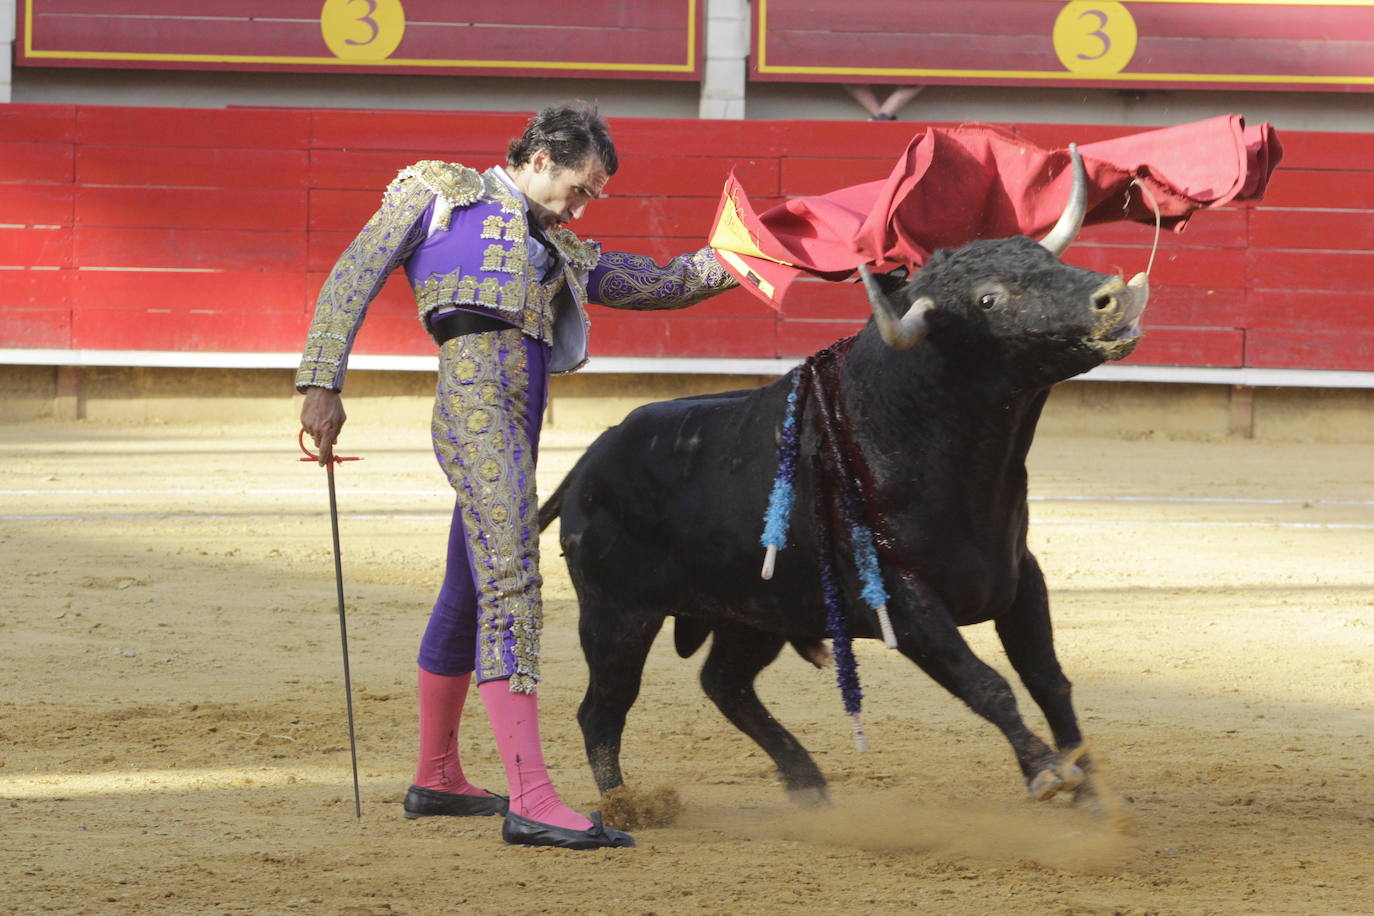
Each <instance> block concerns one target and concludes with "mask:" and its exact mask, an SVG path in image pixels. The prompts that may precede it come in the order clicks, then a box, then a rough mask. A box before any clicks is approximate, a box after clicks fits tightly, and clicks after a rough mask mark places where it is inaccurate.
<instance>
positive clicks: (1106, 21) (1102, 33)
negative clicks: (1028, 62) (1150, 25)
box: [1054, 0, 1139, 76]
mask: <svg viewBox="0 0 1374 916" xmlns="http://www.w3.org/2000/svg"><path fill="white" fill-rule="evenodd" d="M1138 39H1139V35H1138V34H1137V32H1136V28H1135V20H1134V19H1132V18H1131V14H1130V11H1129V10H1127V9H1126V7H1125V6H1124V5H1123V4H1120V3H1097V2H1093V0H1085V2H1075V3H1066V4H1064V8H1063V9H1062V10H1060V11H1059V16H1058V17H1057V18H1056V19H1055V20H1054V53H1055V54H1057V55H1059V62H1060V63H1061V64H1063V65H1064V69H1066V70H1068V71H1069V72H1070V73H1082V74H1084V75H1090V76H1098V75H1107V74H1112V73H1120V72H1121V71H1122V70H1124V69H1125V68H1126V65H1127V64H1129V63H1130V62H1131V58H1132V57H1134V56H1135V48H1136V42H1137V40H1138Z"/></svg>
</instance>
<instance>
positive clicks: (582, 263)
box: [544, 227, 601, 270]
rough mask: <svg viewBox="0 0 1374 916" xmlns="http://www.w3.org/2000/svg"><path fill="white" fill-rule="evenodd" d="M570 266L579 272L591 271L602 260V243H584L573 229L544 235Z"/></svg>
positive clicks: (555, 230) (559, 230) (556, 230)
mask: <svg viewBox="0 0 1374 916" xmlns="http://www.w3.org/2000/svg"><path fill="white" fill-rule="evenodd" d="M544 234H545V235H546V236H548V239H549V241H550V242H552V243H553V247H555V248H557V249H558V253H559V254H561V255H562V256H563V257H564V258H565V259H566V260H567V262H568V263H569V264H571V265H573V266H574V267H576V268H578V269H579V270H591V269H592V268H593V267H595V266H596V265H597V262H599V261H600V260H601V243H600V242H594V241H592V240H590V239H588V240H587V241H585V242H584V241H583V240H582V239H580V238H578V237H577V233H575V232H573V231H572V230H571V229H564V228H562V227H558V228H555V229H550V230H548V231H546V232H545V233H544Z"/></svg>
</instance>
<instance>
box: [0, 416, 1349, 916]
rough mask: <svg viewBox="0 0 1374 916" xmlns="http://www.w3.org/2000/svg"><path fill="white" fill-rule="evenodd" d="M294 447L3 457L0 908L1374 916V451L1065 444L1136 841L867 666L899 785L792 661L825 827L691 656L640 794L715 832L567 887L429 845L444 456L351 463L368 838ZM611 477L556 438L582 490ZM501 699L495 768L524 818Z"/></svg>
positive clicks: (571, 742)
mask: <svg viewBox="0 0 1374 916" xmlns="http://www.w3.org/2000/svg"><path fill="white" fill-rule="evenodd" d="M294 435H295V428H294V427H293V426H291V425H290V421H289V420H286V421H284V422H283V424H282V425H281V426H279V427H277V428H266V427H263V428H256V427H253V428H249V427H242V426H239V427H232V428H224V429H213V428H210V427H198V428H187V427H182V428H163V429H133V428H119V427H112V426H97V425H91V424H65V425H62V424H19V425H10V426H3V427H0V460H3V467H4V468H5V477H4V480H3V482H0V576H2V577H3V579H2V580H0V581H3V583H4V588H3V598H0V678H3V681H2V683H3V691H2V692H0V808H3V815H0V823H2V824H3V827H4V829H3V843H0V911H4V912H18V913H34V912H44V911H55V912H67V913H118V912H130V911H149V912H171V913H205V912H243V913H285V912H311V913H316V912H318V913H367V914H380V913H413V914H425V913H438V912H463V913H475V914H488V913H490V914H498V913H499V914H509V913H541V912H548V913H578V914H593V913H605V914H660V916H663V914H675V913H746V914H752V913H763V914H780V913H784V912H787V913H812V912H816V913H822V912H824V913H895V912H904V913H932V914H944V913H951V914H960V916H963V914H1006V913H1025V914H1146V913H1155V914H1241V913H1244V914H1251V913H1283V914H1323V916H1325V914H1340V913H1374V775H1371V769H1370V766H1371V759H1374V566H1372V565H1371V557H1374V461H1371V457H1372V456H1371V446H1368V445H1360V446H1354V445H1319V444H1273V443H1256V442H1245V441H1230V442H1221V443H1208V444H1203V443H1187V442H1162V441H1139V442H1126V441H1115V440H1095V439H1069V438H1064V439H1044V438H1042V440H1041V441H1039V442H1038V443H1037V445H1036V448H1035V451H1034V453H1033V455H1032V475H1033V476H1032V491H1033V495H1034V498H1035V500H1036V501H1035V502H1034V504H1033V507H1032V508H1033V518H1034V521H1033V524H1032V532H1031V535H1032V541H1033V544H1034V546H1035V548H1036V550H1037V552H1038V554H1039V556H1040V558H1041V562H1042V564H1043V565H1044V567H1045V570H1046V573H1047V575H1048V577H1049V581H1050V586H1051V590H1052V595H1053V600H1054V606H1055V612H1056V620H1057V623H1058V629H1057V633H1058V643H1059V652H1060V656H1061V658H1062V659H1063V661H1064V665H1065V668H1066V670H1067V671H1068V674H1069V676H1070V677H1071V678H1072V679H1073V681H1074V683H1075V690H1076V699H1077V703H1078V708H1079V711H1080V714H1081V716H1082V719H1083V724H1084V729H1085V732H1086V733H1087V735H1088V736H1089V740H1090V742H1091V746H1092V749H1093V752H1094V754H1095V756H1096V759H1097V760H1098V761H1099V763H1100V765H1101V766H1102V768H1103V773H1104V777H1105V779H1106V780H1107V781H1108V782H1109V783H1110V784H1111V786H1113V787H1114V788H1115V790H1116V791H1117V792H1118V793H1119V794H1120V796H1121V797H1122V798H1123V799H1124V800H1125V804H1126V805H1127V807H1128V809H1129V819H1128V820H1127V821H1126V822H1118V821H1112V820H1107V819H1101V818H1097V817H1094V816H1093V815H1092V814H1090V813H1089V812H1086V811H1083V810H1080V809H1076V808H1073V807H1071V806H1069V805H1068V804H1067V803H1066V802H1060V801H1056V802H1054V803H1050V804H1046V805H1038V806H1037V805H1033V804H1031V803H1029V802H1027V801H1025V800H1024V799H1023V795H1022V792H1023V790H1022V786H1021V782H1020V779H1019V776H1018V774H1017V772H1016V770H1015V765H1014V763H1013V761H1012V758H1011V754H1010V752H1009V750H1008V748H1007V747H1006V746H1005V744H1004V742H1003V740H1002V739H1001V737H1000V736H999V735H997V734H996V733H995V731H994V730H993V728H992V727H991V726H989V725H987V724H985V723H983V722H982V721H981V720H977V719H975V717H974V716H973V715H972V714H971V713H969V712H968V711H967V710H966V709H965V708H963V707H962V706H961V705H959V704H958V703H957V702H956V701H955V700H954V699H953V698H951V697H950V696H949V695H947V694H946V693H944V692H943V691H942V690H941V689H939V688H938V687H936V686H935V685H934V684H933V683H932V682H931V681H929V680H928V679H927V678H926V677H925V676H924V675H922V674H921V673H920V672H919V671H917V670H916V669H915V668H914V667H913V666H912V665H911V664H910V663H908V662H906V661H904V660H903V659H902V658H901V657H899V656H897V655H896V654H895V653H890V652H887V651H886V650H884V649H883V648H882V647H881V646H879V645H869V644H865V645H863V646H862V647H861V648H860V653H859V657H860V663H861V669H860V672H861V676H862V678H863V684H864V688H865V691H866V696H867V706H866V715H865V722H866V725H867V730H868V736H869V742H870V747H871V749H870V751H869V752H868V753H867V754H857V753H855V751H854V750H853V747H852V742H851V739H850V733H849V728H848V724H847V719H846V718H845V716H844V714H843V710H842V708H841V705H840V700H839V697H838V694H837V691H836V689H835V687H834V682H833V674H832V673H831V672H828V671H827V672H819V671H816V670H814V669H812V668H810V667H809V666H808V665H806V664H805V663H804V662H803V661H802V660H801V659H799V658H797V657H796V656H795V655H794V654H793V653H791V652H786V651H785V652H784V655H783V656H782V657H781V658H780V660H779V661H778V663H777V664H775V665H774V666H773V667H772V668H771V669H770V670H769V671H767V672H766V673H765V675H764V677H763V679H762V684H761V692H762V694H763V696H764V698H765V700H766V701H768V702H769V703H770V704H771V707H772V709H773V711H774V712H775V713H776V714H777V715H778V716H779V718H780V719H782V720H783V721H784V722H785V723H787V724H788V725H789V726H790V727H791V728H792V729H793V731H794V732H795V733H796V734H797V735H798V736H799V737H800V738H801V740H802V741H803V742H804V743H805V744H807V746H808V747H809V748H810V749H811V750H812V752H813V753H814V754H815V755H816V757H817V760H818V762H819V763H820V764H821V766H822V767H823V768H824V769H825V770H826V772H827V773H828V775H829V776H830V778H831V779H832V781H833V785H832V794H833V798H834V802H835V804H834V806H833V807H832V808H830V809H828V810H824V811H821V812H819V813H815V812H810V813H808V812H804V811H799V810H796V809H794V808H793V807H791V806H790V805H789V803H788V802H787V801H786V799H785V798H784V795H783V793H782V791H781V789H780V788H779V787H778V785H777V784H776V782H775V780H774V778H773V776H772V773H771V770H770V765H769V762H768V761H767V759H766V758H765V757H764V756H763V755H762V754H761V752H759V751H758V750H757V749H756V748H755V747H754V746H753V745H752V744H751V743H748V742H747V741H746V739H744V738H743V736H741V735H740V734H738V733H737V732H735V731H734V729H732V728H731V727H730V726H728V725H727V724H726V723H725V721H724V719H722V718H721V717H720V715H719V714H718V713H717V712H716V711H715V709H714V707H712V706H711V705H710V704H709V702H708V701H707V700H706V699H705V698H704V696H703V695H702V693H701V691H700V690H699V688H698V687H697V685H696V670H697V667H698V664H699V662H700V659H692V660H688V661H683V660H680V659H678V658H677V657H676V655H675V654H674V653H673V651H672V647H671V639H670V633H669V630H667V629H665V631H664V634H663V637H662V638H661V639H660V641H659V644H658V645H657V646H656V648H655V652H654V656H653V657H652V658H651V659H650V665H649V669H648V671H647V672H646V684H645V689H644V692H643V695H642V696H641V698H640V701H639V703H638V705H637V706H636V707H635V709H634V711H633V712H632V714H631V720H630V724H629V728H628V730H627V733H626V747H625V763H626V770H627V774H628V775H629V778H630V779H631V780H632V781H633V783H634V784H635V786H636V787H638V788H639V789H641V790H657V789H660V788H663V787H669V786H671V787H675V788H676V789H677V790H678V791H679V793H680V795H681V798H682V800H683V802H684V803H685V811H684V813H683V814H682V816H681V817H680V818H679V820H678V821H677V822H676V823H675V824H673V825H671V826H667V827H659V828H651V829H643V830H640V831H639V832H638V838H639V841H640V848H638V849H636V850H618V851H596V852H568V851H564V850H531V849H524V848H514V847H505V846H503V845H502V843H501V841H500V836H499V823H497V822H496V821H495V820H483V821H478V822H466V821H455V820H453V819H428V820H423V821H416V822H411V821H406V820H404V819H403V818H402V817H401V811H400V800H401V796H402V794H403V792H404V790H405V787H406V785H407V784H408V782H409V781H410V777H411V775H412V768H413V756H412V755H413V752H414V751H413V737H412V736H413V731H414V719H415V702H414V693H413V684H414V655H415V648H416V644H417V641H418V638H419V634H420V632H421V629H422V627H423V625H424V621H425V619H426V615H427V614H428V605H429V603H430V602H431V601H432V598H433V593H434V591H435V590H436V588H437V584H438V577H439V573H440V570H439V568H438V565H437V564H438V560H439V557H440V556H441V552H442V547H443V541H444V532H445V530H446V525H447V520H448V515H449V495H448V494H447V492H446V491H445V489H444V486H443V484H442V481H441V478H440V476H439V474H438V472H437V470H436V469H435V467H434V464H433V458H432V457H431V455H430V454H429V452H428V444H427V442H426V441H425V438H424V435H425V430H424V428H423V426H421V425H412V424H407V425H406V427H405V428H404V429H400V430H399V431H397V432H394V433H388V432H386V431H383V430H379V429H376V428H366V427H362V426H358V425H354V426H351V427H350V428H349V430H348V431H347V433H346V435H345V439H344V445H345V448H344V449H343V451H344V452H345V453H347V454H357V453H361V454H363V455H364V456H365V457H366V459H367V460H366V461H363V462H360V463H356V464H349V465H345V466H343V467H342V469H341V470H340V471H339V478H338V479H339V502H340V507H341V512H342V516H343V518H342V529H343V530H342V540H343V554H344V572H345V579H346V587H347V595H348V615H349V616H348V625H349V637H350V648H351V650H352V672H353V686H354V702H355V706H356V715H357V731H358V739H359V761H360V767H361V775H362V808H363V817H362V820H361V821H360V822H359V821H357V820H355V819H354V816H353V797H352V785H351V775H350V768H349V754H348V731H347V725H346V719H345V712H344V693H343V686H342V674H341V665H340V658H339V654H340V653H339V637H338V628H337V613H336V608H335V597H334V583H333V567H332V561H331V554H330V538H329V521H328V514H327V505H328V504H327V497H326V491H325V479H324V474H323V472H322V471H321V470H320V469H319V468H317V467H315V466H313V465H306V464H299V463H297V462H296V461H295V457H296V453H295V441H294ZM587 441H588V437H587V436H578V435H574V434H569V433H558V432H550V434H549V436H548V439H547V440H546V443H545V450H544V463H543V468H542V469H541V487H542V488H543V490H544V491H545V492H548V491H549V489H550V488H551V487H552V485H553V484H554V483H556V482H557V480H558V479H560V478H561V476H562V474H563V472H564V471H565V470H566V469H567V468H568V467H569V466H570V465H571V463H572V462H573V460H574V459H575V458H576V456H577V454H578V453H579V452H580V450H581V449H582V448H583V447H584V446H585V444H586V442H587ZM544 551H545V573H546V576H547V578H548V585H547V591H546V595H547V598H548V609H547V617H548V620H547V627H546V631H545V647H546V648H545V657H546V668H545V673H546V675H547V683H546V686H545V687H544V689H543V690H542V691H541V696H542V701H543V703H542V705H543V709H544V732H545V747H546V753H547V756H548V758H549V762H550V765H551V767H552V769H553V773H554V777H555V779H556V781H557V782H558V784H559V787H560V788H561V790H562V791H563V794H564V796H565V797H566V798H568V799H569V800H570V801H571V802H572V803H574V804H576V805H578V806H580V807H583V808H584V809H587V808H591V807H593V806H595V805H596V804H597V798H596V793H595V789H594V786H593V784H592V781H591V777H590V774H589V772H588V769H587V766H586V763H585V761H584V759H583V756H582V751H581V739H580V736H579V734H578V731H577V727H576V724H575V721H574V710H575V708H576V705H577V703H578V702H579V700H580V699H581V691H582V687H583V684H584V681H585V673H584V670H583V665H582V661H581V657H580V653H579V651H578V649H577V645H576V636H575V623H576V607H575V602H574V600H573V595H572V591H571V587H570V585H569V583H568V579H567V574H566V571H565V570H564V568H563V566H562V564H561V562H560V561H559V559H558V548H557V543H556V537H555V535H554V533H553V532H552V531H550V532H549V533H547V534H546V535H545V540H544ZM966 632H967V636H968V638H969V639H970V641H971V642H972V643H973V644H974V646H975V649H976V650H977V651H978V652H979V653H980V655H982V656H983V657H984V658H985V659H986V660H987V661H988V662H989V663H991V664H993V665H995V666H996V667H998V668H999V669H1000V670H1002V671H1004V672H1007V671H1008V670H1009V666H1008V665H1007V663H1006V660H1005V658H1004V657H1003V656H1002V653H1001V651H1000V648H998V647H997V645H996V641H995V636H994V635H993V634H992V632H991V628H990V626H986V625H985V626H983V627H977V628H973V629H972V630H969V631H966ZM1017 687H1018V688H1019V684H1018V685H1017ZM1018 696H1020V697H1021V702H1022V706H1023V709H1026V710H1027V712H1028V718H1029V720H1030V721H1031V722H1032V724H1033V725H1034V727H1036V728H1037V729H1038V730H1040V731H1041V732H1042V733H1043V732H1044V726H1043V722H1042V721H1041V719H1040V717H1039V715H1038V712H1031V711H1030V708H1029V707H1030V704H1029V701H1028V700H1027V699H1026V698H1025V694H1024V691H1021V690H1019V689H1018ZM473 700H474V701H473V702H472V703H470V704H469V706H468V712H467V715H466V718H465V719H464V732H463V745H464V754H465V766H466V769H467V771H468V773H469V775H470V776H472V777H473V779H474V780H475V781H477V782H478V783H479V784H482V785H486V786H489V787H491V788H493V789H497V790H500V789H502V787H503V783H504V780H503V778H502V772H501V768H500V763H499V760H498V759H497V758H496V756H495V754H494V752H493V750H492V745H491V741H490V737H489V732H488V730H487V724H486V721H485V718H484V716H483V713H482V711H481V705H480V703H478V702H476V698H475V697H474V698H473Z"/></svg>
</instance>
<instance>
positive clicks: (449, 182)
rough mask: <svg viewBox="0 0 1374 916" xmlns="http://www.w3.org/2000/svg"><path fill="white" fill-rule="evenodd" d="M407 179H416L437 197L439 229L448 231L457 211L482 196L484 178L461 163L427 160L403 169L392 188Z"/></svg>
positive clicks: (437, 226) (435, 205) (435, 210)
mask: <svg viewBox="0 0 1374 916" xmlns="http://www.w3.org/2000/svg"><path fill="white" fill-rule="evenodd" d="M406 178H414V179H415V180H416V181H418V182H420V184H422V185H424V186H425V187H426V188H427V189H429V190H430V191H432V192H433V193H434V198H435V201H434V216H435V220H436V222H435V227H436V228H438V229H448V223H449V215H450V214H451V213H452V212H453V210H454V208H456V207H466V206H468V205H470V204H472V203H474V202H475V201H476V200H477V199H478V198H479V197H481V196H482V189H483V185H482V176H481V174H479V173H478V172H477V171H476V170H475V169H470V168H468V167H467V166H465V165H459V164H458V163H457V162H444V161H443V160H441V159H425V160H423V161H421V162H417V163H415V164H414V165H412V166H407V167H406V168H404V169H401V171H400V172H398V173H397V174H396V180H395V181H394V182H392V184H393V185H394V184H396V183H398V182H400V181H402V180H404V179H406Z"/></svg>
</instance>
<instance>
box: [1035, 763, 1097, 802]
mask: <svg viewBox="0 0 1374 916" xmlns="http://www.w3.org/2000/svg"><path fill="white" fill-rule="evenodd" d="M1086 778H1087V777H1086V776H1085V775H1084V773H1083V771H1082V770H1080V769H1079V768H1078V765H1077V764H1073V763H1070V764H1067V765H1066V764H1063V763H1060V764H1057V765H1052V766H1047V767H1045V769H1043V770H1041V771H1040V772H1039V773H1036V774H1035V778H1034V779H1032V780H1031V781H1030V785H1029V787H1028V790H1029V792H1030V797H1031V801H1038V802H1042V801H1049V800H1050V799H1051V798H1054V797H1055V796H1056V795H1058V794H1059V793H1060V792H1064V791H1068V790H1070V789H1077V788H1078V787H1079V786H1081V785H1082V784H1083V780H1084V779H1086Z"/></svg>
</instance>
